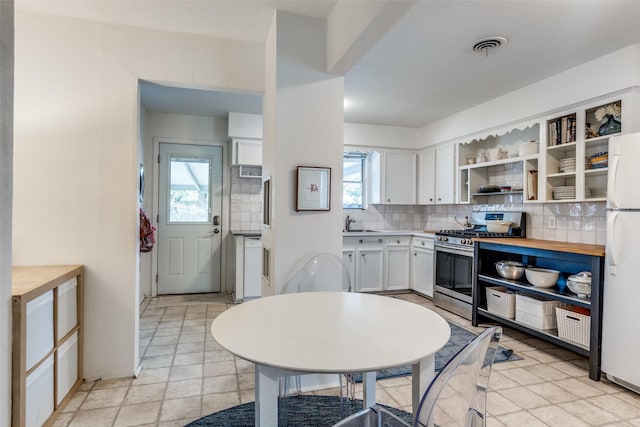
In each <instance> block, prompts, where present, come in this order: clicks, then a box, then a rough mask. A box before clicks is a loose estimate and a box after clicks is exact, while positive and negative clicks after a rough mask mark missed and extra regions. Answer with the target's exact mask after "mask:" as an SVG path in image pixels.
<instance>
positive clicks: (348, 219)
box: [344, 215, 356, 231]
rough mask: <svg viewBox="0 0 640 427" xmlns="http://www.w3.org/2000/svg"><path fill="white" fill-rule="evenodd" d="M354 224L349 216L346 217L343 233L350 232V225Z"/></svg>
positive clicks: (353, 220)
mask: <svg viewBox="0 0 640 427" xmlns="http://www.w3.org/2000/svg"><path fill="white" fill-rule="evenodd" d="M354 222H356V220H355V219H351V216H350V215H347V217H346V218H345V219H344V231H349V230H351V224H353V223H354Z"/></svg>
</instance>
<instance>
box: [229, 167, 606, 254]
mask: <svg viewBox="0 0 640 427" xmlns="http://www.w3.org/2000/svg"><path fill="white" fill-rule="evenodd" d="M503 182H504V181H503ZM230 192H231V219H230V221H231V222H230V224H231V225H230V227H231V229H232V230H260V229H261V228H262V182H261V180H260V179H255V178H243V177H239V176H238V168H237V167H233V168H231V191H230ZM485 200H486V203H482V204H468V205H428V206H421V205H369V207H368V209H366V210H361V209H344V210H343V218H345V217H346V216H347V215H349V216H350V218H352V219H355V220H356V222H355V223H354V224H352V228H353V229H372V230H443V229H455V228H461V227H462V225H461V224H462V223H463V222H464V217H465V216H470V215H471V213H472V212H474V211H483V212H484V211H487V212H491V211H524V212H526V213H527V236H528V237H530V238H533V239H545V240H557V241H561V242H571V243H592V244H598V245H604V244H605V243H606V234H605V229H606V211H605V202H582V203H523V202H522V195H518V194H512V195H495V196H488V197H486V199H485Z"/></svg>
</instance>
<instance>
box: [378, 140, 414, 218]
mask: <svg viewBox="0 0 640 427" xmlns="http://www.w3.org/2000/svg"><path fill="white" fill-rule="evenodd" d="M383 191H384V196H383V197H382V201H383V203H384V204H395V205H413V204H415V203H416V153H413V152H411V153H404V152H403V153H395V152H388V153H385V155H384V186H383Z"/></svg>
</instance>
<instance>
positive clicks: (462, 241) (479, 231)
mask: <svg viewBox="0 0 640 427" xmlns="http://www.w3.org/2000/svg"><path fill="white" fill-rule="evenodd" d="M465 219H467V220H469V219H470V221H469V224H466V226H467V228H466V229H458V230H440V231H437V232H436V243H438V244H440V245H445V244H446V245H447V246H457V245H460V246H467V247H468V246H472V245H473V241H472V240H471V239H473V238H474V237H526V215H525V213H524V212H473V213H472V214H471V218H469V217H465ZM491 220H500V221H507V222H509V223H510V226H509V231H507V232H504V233H496V232H493V231H488V230H487V221H491ZM461 225H462V224H461Z"/></svg>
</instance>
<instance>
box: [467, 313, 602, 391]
mask: <svg viewBox="0 0 640 427" xmlns="http://www.w3.org/2000/svg"><path fill="white" fill-rule="evenodd" d="M477 310H478V313H480V314H481V315H482V316H483V317H486V318H488V319H491V320H493V321H495V322H499V323H502V324H504V325H506V326H510V327H512V328H513V329H519V330H521V331H523V332H527V333H528V334H531V335H533V336H535V337H536V338H540V339H543V340H545V341H548V342H551V343H553V344H555V345H557V346H559V347H562V348H566V349H567V350H571V351H573V352H575V353H578V354H580V355H582V356H587V357H589V356H590V355H591V350H590V349H589V348H587V347H583V346H581V345H580V344H577V343H576V344H574V343H570V342H568V341H566V340H564V339H562V338H560V337H559V336H558V330H557V329H537V328H534V327H532V326H529V325H527V324H524V323H520V322H516V321H515V320H513V319H507V318H506V317H503V316H500V315H499V314H496V313H492V312H490V311H487V310H486V309H484V308H478V309H477ZM589 377H591V375H589ZM591 379H593V380H596V381H597V379H596V378H591Z"/></svg>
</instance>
